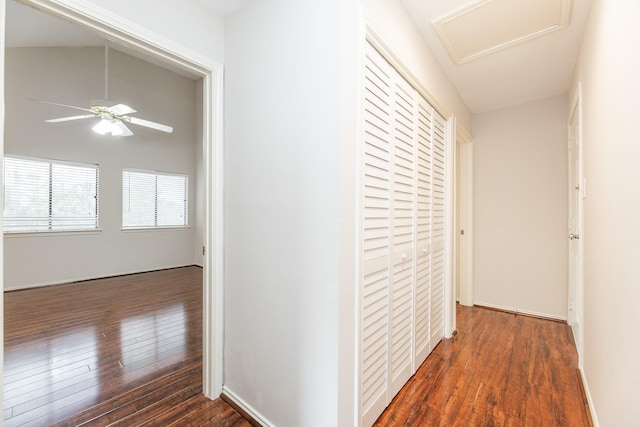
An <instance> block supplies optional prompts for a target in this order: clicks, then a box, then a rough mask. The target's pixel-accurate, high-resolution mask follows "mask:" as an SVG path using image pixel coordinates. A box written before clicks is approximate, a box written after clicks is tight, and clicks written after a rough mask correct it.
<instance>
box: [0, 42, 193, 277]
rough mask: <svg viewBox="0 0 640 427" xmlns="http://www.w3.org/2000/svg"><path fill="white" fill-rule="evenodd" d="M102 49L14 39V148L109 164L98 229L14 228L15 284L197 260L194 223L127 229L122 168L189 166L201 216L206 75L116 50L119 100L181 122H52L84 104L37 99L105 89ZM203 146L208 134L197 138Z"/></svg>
mask: <svg viewBox="0 0 640 427" xmlns="http://www.w3.org/2000/svg"><path fill="white" fill-rule="evenodd" d="M103 64H104V53H103V49H102V48H50V49H48V48H9V49H7V53H6V82H7V85H6V88H5V102H6V105H7V106H8V108H7V112H6V117H5V154H19V155H24V156H31V157H41V158H50V159H60V160H69V161H77V162H86V163H97V164H99V165H100V176H99V183H100V187H99V211H100V227H101V229H102V231H101V232H100V233H97V234H74V235H49V236H43V235H37V236H28V237H25V236H21V237H5V239H4V244H5V257H4V280H5V282H4V283H5V289H15V288H20V287H27V286H33V285H42V284H51V283H61V282H66V281H71V280H80V279H85V278H95V277H102V276H108V275H116V274H125V273H131V272H139V271H147V270H154V269H158V268H165V267H174V266H181V265H191V264H193V262H194V233H195V231H194V227H191V228H190V229H189V230H186V231H183V230H180V231H145V232H122V231H121V217H122V211H121V209H122V188H121V182H122V175H121V174H122V168H124V167H133V168H139V169H150V170H159V171H168V172H178V173H186V174H188V175H189V183H190V185H189V187H190V192H189V200H191V201H192V204H191V205H190V206H189V213H190V216H189V223H190V224H191V225H193V224H194V221H195V215H194V213H195V211H196V210H197V206H196V205H195V203H193V202H195V200H196V198H195V187H196V186H195V181H196V176H195V162H196V151H195V147H196V129H195V126H196V82H194V81H192V80H190V79H187V78H185V77H182V76H178V75H176V74H174V73H171V72H169V71H167V70H164V69H161V68H158V67H156V66H153V65H151V64H148V63H146V62H144V61H141V60H139V59H136V58H132V57H129V56H127V55H124V54H122V53H119V52H117V51H114V50H112V51H111V55H110V69H109V73H110V99H111V100H117V101H118V102H122V103H125V104H127V105H131V106H133V107H134V108H135V109H136V110H138V113H137V114H136V116H139V117H142V118H147V119H149V120H153V121H157V122H161V123H167V124H171V125H172V126H174V128H175V130H174V133H173V134H165V133H162V132H157V131H153V130H149V129H145V128H142V127H139V126H134V125H131V129H132V131H133V132H134V134H135V135H133V136H130V137H126V138H111V137H104V136H100V135H98V134H95V133H94V132H92V131H91V129H90V123H88V122H87V121H77V122H70V123H66V124H50V123H44V122H43V121H44V120H45V119H47V118H54V117H63V116H66V115H74V114H75V113H74V110H71V109H65V108H60V107H54V106H50V105H45V104H41V103H36V102H32V101H30V99H40V100H48V101H54V102H61V103H64V104H71V105H79V106H87V105H88V104H89V103H90V101H91V100H92V99H102V98H103V97H104V81H103V75H104V68H103V67H104V65H103ZM197 144H198V146H199V142H198V143H197Z"/></svg>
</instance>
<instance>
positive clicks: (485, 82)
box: [6, 0, 590, 113]
mask: <svg viewBox="0 0 640 427" xmlns="http://www.w3.org/2000/svg"><path fill="white" fill-rule="evenodd" d="M190 1H194V2H198V3H200V4H202V5H203V6H205V7H207V8H209V9H211V10H212V11H214V12H215V13H218V14H220V15H226V14H229V13H232V12H234V11H236V10H237V9H239V8H240V7H241V6H242V4H243V3H244V2H245V1H246V0H190ZM400 1H401V2H402V3H403V4H404V6H405V8H406V9H407V11H408V12H409V14H410V15H411V16H412V18H413V20H414V21H415V23H416V26H417V27H418V29H419V31H420V32H421V33H422V35H423V36H424V38H425V40H426V42H427V44H428V45H429V46H430V47H431V49H432V51H433V52H434V54H435V56H436V57H437V59H438V61H439V62H440V63H441V64H442V66H443V68H444V70H445V72H446V73H447V75H448V76H449V79H450V80H451V81H452V83H453V84H454V85H455V86H456V88H457V89H458V92H459V93H460V95H461V96H462V98H463V100H464V101H465V103H466V104H467V106H468V107H469V109H470V110H471V111H472V112H473V113H481V112H485V111H491V110H495V109H498V108H503V107H508V106H512V105H519V104H522V103H525V102H530V101H534V100H537V99H544V98H548V97H552V96H556V95H561V94H564V93H566V92H567V91H568V90H569V85H570V83H571V79H572V75H573V69H574V66H575V63H576V59H577V56H578V49H579V47H580V42H581V40H582V32H583V29H584V24H585V21H586V16H587V12H588V8H589V3H590V0H571V1H568V3H569V4H570V15H569V21H568V25H567V26H566V28H558V29H557V31H552V32H547V33H545V34H544V35H542V36H540V37H536V38H531V39H526V40H525V41H524V42H522V43H519V44H514V45H510V46H508V47H506V48H505V49H498V50H493V51H491V52H489V53H488V54H486V53H485V54H483V55H478V57H473V58H472V59H470V60H465V61H463V62H462V63H461V64H460V65H456V63H455V61H454V59H452V57H451V56H450V54H449V53H448V51H447V48H446V47H445V44H443V41H442V40H441V38H440V37H439V35H438V33H437V31H436V29H435V27H434V25H433V24H432V21H437V20H438V19H440V18H447V17H448V16H449V15H452V14H454V15H455V13H454V12H460V10H461V9H464V8H465V7H466V6H469V5H473V6H477V5H483V4H484V3H492V2H495V3H496V5H497V6H499V5H498V3H503V4H504V5H507V6H508V7H510V8H511V9H503V11H502V13H501V12H500V9H499V8H497V9H496V10H497V11H494V12H491V11H490V10H489V12H488V13H489V17H488V18H487V16H486V14H485V16H483V17H482V19H480V18H478V19H476V18H475V17H474V16H473V15H472V14H469V15H466V16H465V19H466V21H462V22H463V24H464V25H460V26H458V33H457V37H458V38H460V37H462V40H464V37H467V39H466V42H467V45H474V43H475V44H477V43H476V42H477V41H478V40H480V39H482V37H481V36H482V35H483V34H485V33H486V34H488V36H487V37H484V39H487V38H488V39H491V35H492V34H493V33H495V31H496V28H498V27H500V25H503V27H505V28H507V29H510V30H511V31H512V32H513V27H514V25H516V26H517V25H519V26H520V27H522V26H526V22H531V19H529V18H530V17H531V16H530V15H527V13H530V12H525V13H524V14H523V15H522V16H523V17H524V19H525V20H526V19H529V21H523V22H525V23H523V24H518V23H517V21H516V20H515V18H516V17H517V15H518V14H517V13H516V12H517V10H518V8H522V9H523V10H524V9H526V7H527V4H528V3H529V4H531V3H535V4H537V5H540V4H542V3H548V4H553V2H554V1H555V0H476V1H472V2H470V1H469V0H400ZM514 8H515V9H514ZM491 13H494V15H495V17H494V18H492V17H491V15H490V14H491ZM7 17H8V19H7V22H6V45H7V46H9V47H26V46H103V45H104V40H103V39H102V38H100V37H98V36H97V35H95V34H93V33H92V32H90V31H88V30H85V29H84V28H82V27H80V26H77V25H75V24H71V23H69V22H66V21H63V20H61V19H57V18H54V17H51V16H49V15H46V14H44V13H41V12H38V11H36V10H35V9H33V8H31V7H28V6H25V5H23V4H20V3H17V2H16V1H14V0H9V1H7ZM461 28H462V31H460V29H461ZM467 28H468V31H466V29H467ZM483 28H484V29H486V31H484V32H483ZM116 49H119V50H124V49H123V48H120V47H116ZM127 53H129V54H133V55H134V56H138V55H136V54H135V53H134V52H127ZM145 59H146V60H150V59H149V58H145ZM458 59H459V58H458ZM151 62H153V60H151ZM157 65H163V64H157ZM174 71H178V72H179V70H174ZM181 74H182V73H181ZM191 77H192V78H193V76H191Z"/></svg>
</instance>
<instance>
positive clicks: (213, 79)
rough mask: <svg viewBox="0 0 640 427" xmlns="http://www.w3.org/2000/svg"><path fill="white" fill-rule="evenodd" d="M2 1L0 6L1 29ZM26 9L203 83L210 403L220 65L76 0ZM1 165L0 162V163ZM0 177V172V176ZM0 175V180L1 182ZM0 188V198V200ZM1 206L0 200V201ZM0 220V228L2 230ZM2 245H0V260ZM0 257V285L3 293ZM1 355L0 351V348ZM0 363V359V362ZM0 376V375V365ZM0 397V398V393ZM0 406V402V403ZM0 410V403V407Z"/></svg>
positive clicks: (219, 248)
mask: <svg viewBox="0 0 640 427" xmlns="http://www.w3.org/2000/svg"><path fill="white" fill-rule="evenodd" d="M6 1H7V0H0V19H1V21H0V22H2V24H3V27H2V28H5V26H4V23H5V19H6ZM18 1H20V2H21V3H24V4H26V5H28V6H31V7H34V8H36V9H38V10H41V11H42V12H45V13H48V14H50V15H54V16H57V17H60V18H62V19H65V20H66V21H69V22H73V23H75V24H77V25H80V26H82V27H84V28H86V29H88V30H90V31H92V32H94V33H96V34H98V35H100V36H101V37H104V38H105V39H108V40H111V41H113V42H116V43H118V44H120V45H123V46H125V47H127V48H130V49H132V50H134V51H137V52H141V53H143V54H146V55H149V56H151V57H153V58H157V59H159V60H160V61H163V62H165V63H168V64H170V65H172V66H174V67H177V68H179V69H182V70H185V71H187V72H189V73H191V74H193V75H196V76H199V77H201V78H202V81H203V85H202V87H203V94H202V95H203V98H202V102H203V108H202V114H203V117H202V126H203V128H202V144H203V153H204V169H205V224H204V228H205V239H204V242H205V248H206V252H205V256H204V275H203V276H204V278H203V282H204V283H203V285H204V286H203V289H204V290H203V393H204V395H205V396H206V397H208V398H210V399H213V398H216V397H218V396H219V395H220V393H221V392H222V382H223V331H224V325H223V321H224V317H223V302H224V300H223V297H224V295H223V279H224V277H223V249H224V244H223V242H224V240H223V224H224V223H223V205H222V202H223V176H224V175H223V165H224V164H223V128H222V125H223V115H222V109H223V98H222V95H223V68H222V65H221V64H219V63H217V62H215V61H212V60H211V59H209V58H207V57H205V56H203V55H201V54H199V53H197V52H194V51H192V50H190V49H188V48H185V47H184V46H181V45H178V44H176V43H175V42H173V41H172V40H170V39H167V38H164V37H163V36H160V35H158V34H155V33H152V32H150V31H149V30H147V29H145V28H144V27H141V26H139V25H137V24H135V23H133V22H131V21H128V20H126V19H123V18H122V17H120V16H118V15H116V14H114V13H111V12H109V11H106V10H104V9H102V8H100V7H98V6H95V5H93V4H91V3H89V2H86V1H85V2H79V1H77V0H18ZM0 33H1V34H0V42H1V45H2V46H1V47H0V49H1V51H0V93H1V94H2V97H3V99H4V60H5V55H4V52H5V50H4V45H5V36H4V31H2V32H0ZM0 114H1V117H2V118H1V119H0V154H2V156H4V103H2V104H1V105H0ZM0 164H1V162H0ZM0 172H1V170H0ZM1 177H2V174H0V180H1V179H2V178H1ZM2 187H3V186H2V185H0V196H1V195H2V193H1V192H2ZM0 200H1V199H0ZM1 217H2V215H1V214H0V226H2V218H1ZM3 251H4V243H3V242H0V255H2V254H3ZM3 272H4V265H3V258H2V256H0V284H2V286H3V288H4V277H3V276H4V274H3ZM0 324H2V326H0V328H2V329H0V331H1V332H2V335H3V336H4V305H3V304H2V293H0ZM0 350H2V351H1V353H4V346H3V344H2V343H1V342H0ZM1 361H2V360H1V359H0V362H1ZM0 374H3V369H2V363H0ZM0 391H1V388H0ZM0 397H1V393H0ZM0 402H1V400H0ZM0 405H1V403H0Z"/></svg>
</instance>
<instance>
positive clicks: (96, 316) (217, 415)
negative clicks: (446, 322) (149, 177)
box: [4, 267, 591, 427]
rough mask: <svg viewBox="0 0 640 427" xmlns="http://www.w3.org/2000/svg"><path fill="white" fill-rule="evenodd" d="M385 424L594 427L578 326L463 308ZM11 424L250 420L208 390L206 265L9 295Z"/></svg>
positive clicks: (7, 421)
mask: <svg viewBox="0 0 640 427" xmlns="http://www.w3.org/2000/svg"><path fill="white" fill-rule="evenodd" d="M457 314H458V318H457V323H458V335H457V336H456V337H455V338H453V339H451V340H444V341H443V342H442V343H440V344H439V345H438V347H437V348H436V349H435V350H434V352H433V353H432V354H431V356H429V358H428V359H427V361H426V362H425V363H424V364H423V365H422V367H420V369H419V370H418V372H417V373H416V375H415V376H414V377H413V378H412V379H411V380H410V381H409V383H408V384H407V385H406V386H405V387H404V388H403V389H402V390H401V391H400V393H399V394H398V395H397V396H396V398H395V399H394V400H393V402H392V403H391V405H390V406H389V408H387V410H386V411H385V412H384V413H383V414H382V415H381V416H380V418H379V419H378V421H377V423H376V425H377V426H447V427H449V426H465V427H468V426H483V427H484V426H566V427H571V426H580V427H582V426H590V425H591V424H590V418H589V415H588V408H587V406H586V399H585V397H584V393H583V391H582V388H581V385H580V379H579V376H578V375H579V374H578V371H577V369H576V366H577V356H576V351H575V346H574V344H573V339H572V337H571V331H570V329H569V327H568V326H567V325H566V324H564V323H560V322H553V321H548V320H542V319H535V318H531V317H526V316H520V315H514V314H509V313H504V312H499V311H493V310H487V309H482V308H477V307H473V308H469V307H461V306H460V307H458V312H457ZM4 368H5V376H4V408H5V411H4V425H5V426H18V425H29V426H45V425H55V426H77V425H91V426H102V425H122V426H134V425H153V426H234V427H235V426H237V427H248V426H250V424H249V423H248V422H247V421H246V420H245V419H244V418H242V416H240V415H239V414H238V413H237V412H236V411H234V410H233V408H231V407H230V406H229V405H228V404H227V403H225V402H224V401H222V400H220V399H216V400H214V401H209V400H207V399H205V398H204V397H203V396H202V394H201V390H202V270H201V269H200V268H197V267H185V268H180V269H172V270H164V271H158V272H151V273H143V274H135V275H130V276H122V277H114V278H107V279H100V280H93V281H88V282H84V283H74V284H69V285H60V286H52V287H47V288H39V289H31V290H24V291H14V292H7V293H6V294H5V365H4Z"/></svg>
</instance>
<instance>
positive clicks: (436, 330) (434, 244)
mask: <svg viewBox="0 0 640 427" xmlns="http://www.w3.org/2000/svg"><path fill="white" fill-rule="evenodd" d="M445 130H446V121H445V120H444V118H443V117H442V116H441V115H440V114H438V113H437V112H435V113H434V116H433V138H432V140H433V187H432V209H433V213H432V218H433V219H432V221H433V230H432V236H431V343H430V345H431V348H433V347H435V346H436V344H438V343H439V342H440V340H441V339H442V337H443V336H444V273H445V257H444V254H445V251H444V245H445V226H446V222H445Z"/></svg>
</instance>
